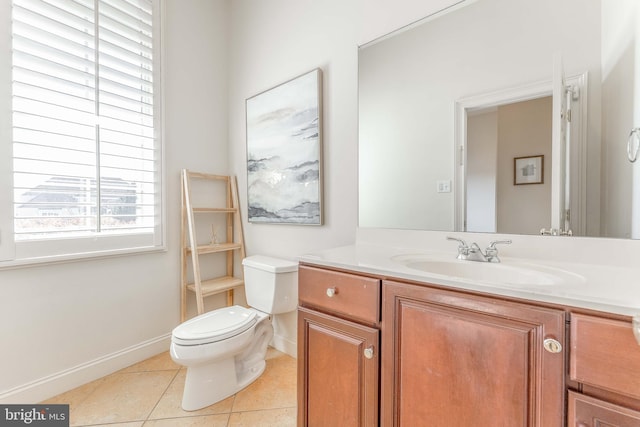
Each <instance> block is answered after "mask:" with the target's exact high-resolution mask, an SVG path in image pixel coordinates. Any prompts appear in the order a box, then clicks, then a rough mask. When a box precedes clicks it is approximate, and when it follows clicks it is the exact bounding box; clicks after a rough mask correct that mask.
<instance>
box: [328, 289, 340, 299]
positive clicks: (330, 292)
mask: <svg viewBox="0 0 640 427" xmlns="http://www.w3.org/2000/svg"><path fill="white" fill-rule="evenodd" d="M337 293H338V289H337V288H335V287H331V288H327V296H328V297H329V298H331V297H333V296H334V295H335V294H337Z"/></svg>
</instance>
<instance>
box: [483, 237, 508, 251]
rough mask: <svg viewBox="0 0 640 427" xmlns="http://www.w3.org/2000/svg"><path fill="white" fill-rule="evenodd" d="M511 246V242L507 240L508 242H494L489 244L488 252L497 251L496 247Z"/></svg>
mask: <svg viewBox="0 0 640 427" xmlns="http://www.w3.org/2000/svg"><path fill="white" fill-rule="evenodd" d="M510 244H511V240H509V239H506V240H494V241H493V242H491V243H489V246H488V247H487V250H494V249H496V245H510Z"/></svg>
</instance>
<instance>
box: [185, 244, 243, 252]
mask: <svg viewBox="0 0 640 427" xmlns="http://www.w3.org/2000/svg"><path fill="white" fill-rule="evenodd" d="M241 247H242V245H241V244H240V243H218V244H215V245H200V246H198V255H203V254H213V253H216V252H229V251H235V250H236V249H240V248H241ZM191 252H192V251H191V249H190V248H187V253H189V254H190V253H191Z"/></svg>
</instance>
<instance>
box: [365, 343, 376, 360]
mask: <svg viewBox="0 0 640 427" xmlns="http://www.w3.org/2000/svg"><path fill="white" fill-rule="evenodd" d="M373 355H374V351H373V346H372V345H370V346H369V347H367V348H365V349H364V357H366V358H367V359H373Z"/></svg>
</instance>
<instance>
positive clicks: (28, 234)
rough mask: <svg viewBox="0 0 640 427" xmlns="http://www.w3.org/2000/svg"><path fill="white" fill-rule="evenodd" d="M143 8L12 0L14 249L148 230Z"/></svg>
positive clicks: (150, 40) (150, 153)
mask: <svg viewBox="0 0 640 427" xmlns="http://www.w3.org/2000/svg"><path fill="white" fill-rule="evenodd" d="M153 10H154V9H153V4H152V0H13V11H12V20H13V21H12V26H13V28H12V32H13V42H12V43H13V44H12V48H13V53H12V64H13V67H12V77H13V83H12V90H13V96H12V110H13V117H12V121H13V179H14V182H13V188H14V194H13V196H14V197H13V199H14V209H13V211H14V233H15V239H16V241H20V240H23V241H24V240H33V239H43V238H45V239H46V238H56V237H74V236H86V235H96V234H98V233H99V234H110V235H113V234H123V233H124V234H132V233H152V232H154V227H157V225H158V221H159V220H158V217H159V212H158V211H159V208H158V201H159V188H160V185H159V176H160V175H159V166H158V165H159V164H160V162H159V155H160V154H159V146H158V145H159V144H158V141H157V132H156V130H155V129H156V127H157V126H156V123H157V122H158V121H157V117H156V116H157V114H155V110H156V109H155V100H154V94H155V92H156V91H155V90H154V83H155V77H154V68H155V67H154V37H153V36H154V31H153V25H154V24H153V23H154V21H153Z"/></svg>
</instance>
